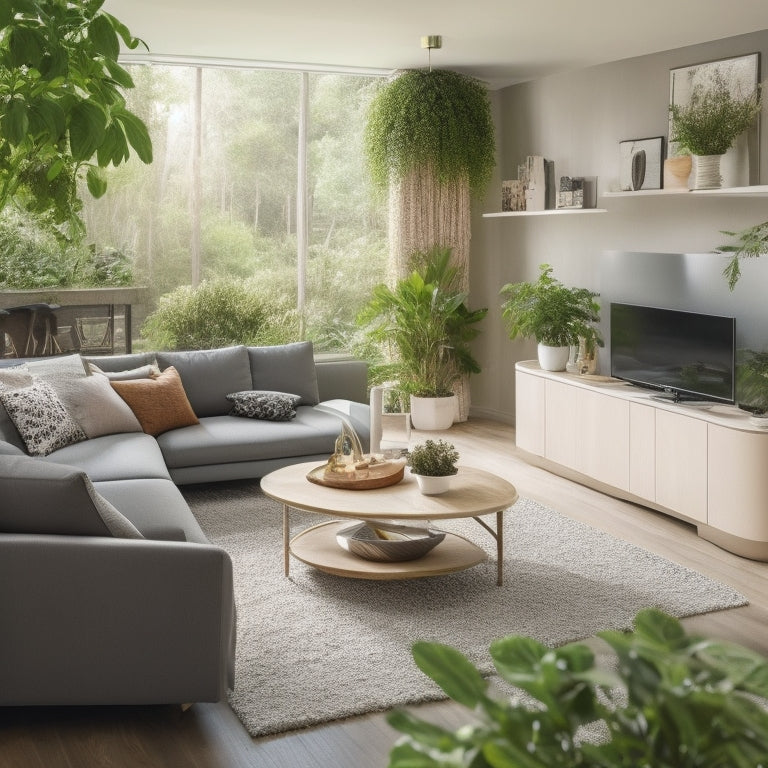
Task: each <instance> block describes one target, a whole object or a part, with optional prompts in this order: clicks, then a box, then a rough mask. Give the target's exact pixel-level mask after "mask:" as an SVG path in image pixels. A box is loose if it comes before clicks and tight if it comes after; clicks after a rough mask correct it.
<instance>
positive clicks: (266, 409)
mask: <svg viewBox="0 0 768 768" xmlns="http://www.w3.org/2000/svg"><path fill="white" fill-rule="evenodd" d="M227 400H229V401H230V402H231V403H233V407H232V410H231V411H230V412H229V413H230V416H244V417H245V418H248V419H265V420H267V421H289V420H290V419H292V418H293V417H294V416H296V411H295V410H294V407H295V406H296V404H297V403H298V402H299V400H301V397H299V395H291V394H289V393H287V392H270V391H265V390H246V391H244V392H232V393H231V394H229V395H227Z"/></svg>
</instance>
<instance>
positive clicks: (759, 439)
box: [707, 424, 768, 541]
mask: <svg viewBox="0 0 768 768" xmlns="http://www.w3.org/2000/svg"><path fill="white" fill-rule="evenodd" d="M708 432H709V507H708V514H707V522H708V524H709V525H711V526H712V527H713V528H719V529H720V530H721V531H725V532H726V533H730V534H732V535H733V536H739V537H741V538H743V539H751V540H752V541H768V475H766V467H768V434H765V433H762V432H742V431H741V430H738V429H729V428H728V427H720V426H718V425H716V424H710V425H709V429H708Z"/></svg>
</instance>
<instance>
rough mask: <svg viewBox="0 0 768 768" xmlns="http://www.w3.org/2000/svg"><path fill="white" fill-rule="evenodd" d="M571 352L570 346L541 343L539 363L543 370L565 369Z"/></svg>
mask: <svg viewBox="0 0 768 768" xmlns="http://www.w3.org/2000/svg"><path fill="white" fill-rule="evenodd" d="M570 353H571V348H570V347H549V346H547V345H546V344H539V346H538V354H539V365H540V366H541V369H542V370H543V371H564V370H565V366H566V365H568V356H569V355H570Z"/></svg>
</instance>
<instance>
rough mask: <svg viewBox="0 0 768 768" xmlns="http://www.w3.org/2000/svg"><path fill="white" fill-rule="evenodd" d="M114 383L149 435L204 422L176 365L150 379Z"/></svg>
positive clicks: (112, 383)
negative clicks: (192, 404) (194, 406)
mask: <svg viewBox="0 0 768 768" xmlns="http://www.w3.org/2000/svg"><path fill="white" fill-rule="evenodd" d="M110 384H111V385H112V387H113V388H114V390H115V392H117V394H118V395H120V397H122V398H123V400H125V402H126V403H128V405H129V406H130V408H131V410H132V411H133V412H134V413H135V414H136V418H137V419H138V420H139V424H141V428H142V429H143V430H144V431H145V432H146V433H147V434H148V435H154V436H155V437H157V435H160V434H162V433H163V432H167V431H168V430H169V429H176V428H178V427H189V426H191V425H192V424H199V423H200V422H199V420H198V418H197V416H195V412H194V411H193V410H192V406H191V405H190V404H189V400H188V399H187V393H186V392H185V391H184V386H183V385H182V383H181V377H180V376H179V373H178V371H177V370H176V369H175V368H174V367H173V366H170V367H169V368H166V369H165V370H164V371H163V372H162V373H161V374H158V375H156V376H154V377H153V378H150V379H132V380H130V381H110Z"/></svg>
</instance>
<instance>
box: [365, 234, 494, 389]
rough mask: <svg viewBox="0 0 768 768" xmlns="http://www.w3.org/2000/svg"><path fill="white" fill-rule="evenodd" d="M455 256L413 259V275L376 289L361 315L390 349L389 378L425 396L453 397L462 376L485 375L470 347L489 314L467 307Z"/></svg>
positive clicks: (441, 253) (435, 253)
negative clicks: (454, 260) (453, 264)
mask: <svg viewBox="0 0 768 768" xmlns="http://www.w3.org/2000/svg"><path fill="white" fill-rule="evenodd" d="M450 257H451V251H450V249H449V248H433V249H432V250H431V251H429V252H427V253H417V254H414V255H413V257H412V260H411V263H412V265H413V270H412V271H411V272H410V274H409V275H408V276H407V277H405V278H403V279H401V280H398V282H397V284H396V285H395V287H394V288H390V287H389V286H387V285H386V284H384V283H382V284H379V285H377V286H376V287H375V288H374V289H373V295H372V298H371V300H370V301H369V302H368V304H367V305H366V306H365V307H364V308H363V310H362V311H361V312H360V314H359V316H358V322H359V323H360V324H361V325H363V326H365V327H366V333H367V335H368V336H369V337H370V338H371V339H372V340H373V341H375V342H377V343H381V344H384V345H385V346H387V347H388V348H389V349H390V354H391V357H392V362H391V363H390V365H389V366H388V369H387V371H386V376H387V378H394V379H397V381H398V383H399V385H400V387H401V388H402V389H403V390H404V391H406V392H408V393H409V394H413V395H417V396H420V397H447V396H450V395H452V394H453V386H454V383H455V382H456V380H457V379H458V378H459V377H460V376H462V375H463V374H469V373H479V372H480V366H479V365H478V363H477V361H476V360H475V358H474V357H473V355H472V352H471V350H470V346H469V344H470V342H471V341H472V340H473V339H474V338H475V337H476V336H477V335H478V334H479V332H480V331H479V329H478V328H477V327H476V324H477V323H479V322H480V321H481V320H482V319H483V318H484V317H485V315H486V314H487V312H488V310H487V309H475V310H470V309H469V308H468V307H467V305H466V301H467V298H468V297H467V294H466V292H464V291H461V290H459V289H458V288H457V287H456V283H457V279H458V276H457V269H456V267H454V266H451V263H450Z"/></svg>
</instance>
